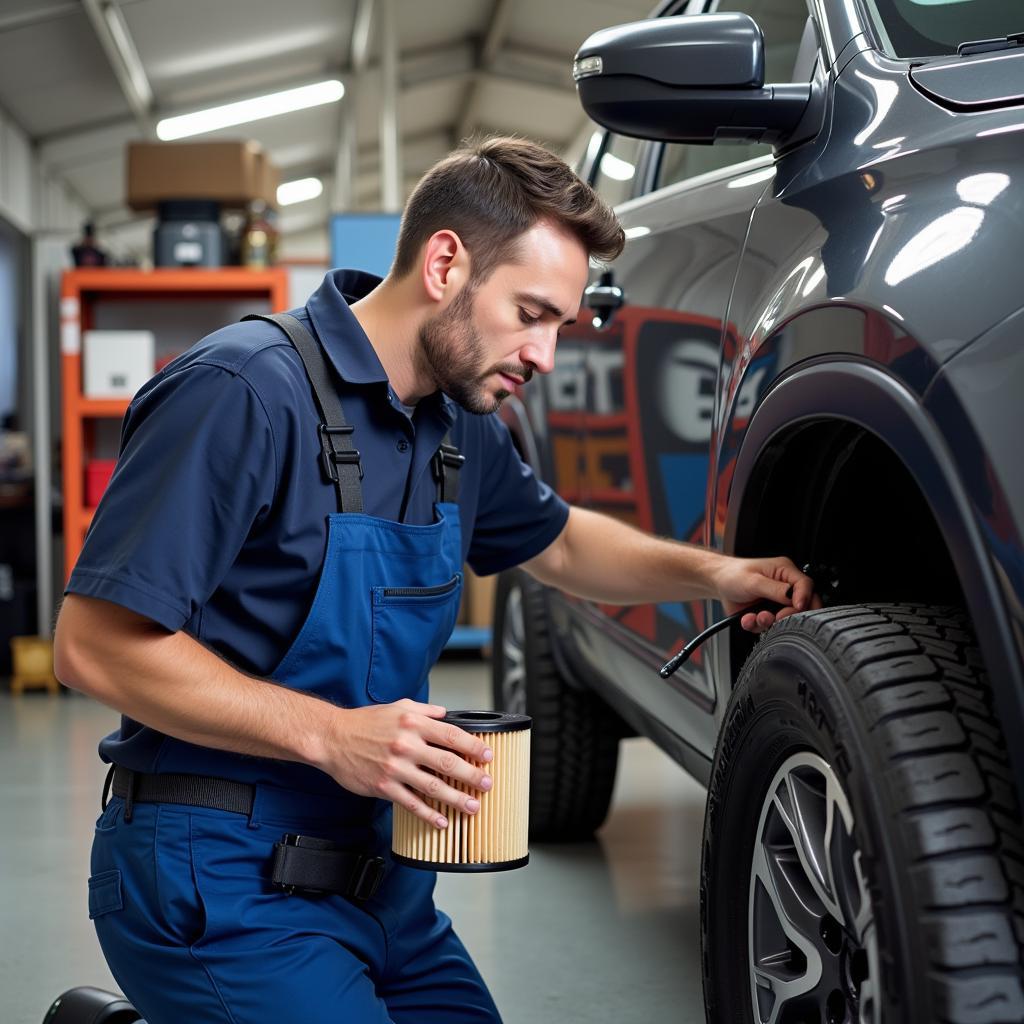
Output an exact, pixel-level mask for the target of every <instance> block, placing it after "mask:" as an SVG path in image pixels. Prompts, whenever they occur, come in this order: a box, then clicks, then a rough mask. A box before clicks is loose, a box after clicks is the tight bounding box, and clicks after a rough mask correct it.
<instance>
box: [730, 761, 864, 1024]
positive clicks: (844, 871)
mask: <svg viewBox="0 0 1024 1024" xmlns="http://www.w3.org/2000/svg"><path fill="white" fill-rule="evenodd" d="M843 931H845V933H846V937H845V938H843V935H842V932H843ZM748 935H749V956H750V960H749V966H750V979H751V998H752V1007H753V1010H754V1012H755V1014H756V1015H757V1017H756V1019H757V1021H758V1022H759V1024H779V1022H788V1021H790V1020H804V1019H805V1018H806V1016H807V1013H808V1012H809V1011H810V1012H811V1013H812V1017H814V1019H825V1017H824V1016H823V1014H825V1012H826V1005H827V1004H828V1003H829V1001H830V1000H832V1001H833V1002H834V1001H835V1000H836V999H839V998H842V999H847V998H849V999H856V1000H857V1005H858V1010H857V1014H858V1017H857V1024H879V1015H880V1000H879V998H878V995H877V979H878V948H877V942H875V939H874V924H873V919H872V912H871V901H870V899H869V897H868V891H867V885H866V882H865V878H864V875H863V872H862V870H861V863H860V854H859V851H857V849H856V844H855V842H854V839H853V815H852V812H851V810H850V806H849V802H848V801H847V799H846V795H845V793H844V792H843V790H842V787H841V785H840V784H839V781H838V779H837V778H836V777H835V775H834V773H833V771H832V768H831V767H830V765H829V764H828V763H827V762H826V761H824V760H822V758H820V757H818V756H817V755H816V754H812V753H809V752H808V753H801V754H795V755H793V756H792V757H790V758H789V759H788V760H787V761H786V763H785V764H784V765H782V766H781V767H780V768H779V770H778V771H777V773H776V775H775V777H774V779H773V780H772V784H771V786H770V787H769V789H768V791H767V793H766V794H765V798H764V803H763V805H762V809H761V817H760V820H759V823H758V832H757V840H756V843H755V846H754V850H753V856H752V860H751V876H750V910H749V925H748ZM856 950H860V952H859V953H857V955H858V956H859V957H860V958H861V959H860V960H859V961H858V963H859V964H860V966H859V967H858V968H856V975H857V980H856V981H853V982H851V983H852V984H855V985H858V989H859V998H858V996H856V995H854V994H853V992H852V991H851V992H850V994H849V995H848V996H846V995H844V996H840V992H837V991H836V987H837V985H838V986H839V987H840V991H845V990H844V989H843V985H844V984H845V983H844V982H842V981H841V980H840V978H841V977H843V976H844V975H839V976H837V974H836V971H837V969H839V970H841V971H845V970H846V969H848V968H843V967H840V961H839V959H838V958H839V957H840V955H842V956H843V957H844V958H845V957H847V956H850V955H852V954H853V953H854V951H856ZM841 962H842V963H843V964H845V963H847V961H846V960H845V959H844V960H843V961H841ZM815 1008H816V1009H815ZM830 1012H833V1013H834V1012H835V1007H834V1006H832V1007H831V1011H830ZM815 1014H817V1016H815Z"/></svg>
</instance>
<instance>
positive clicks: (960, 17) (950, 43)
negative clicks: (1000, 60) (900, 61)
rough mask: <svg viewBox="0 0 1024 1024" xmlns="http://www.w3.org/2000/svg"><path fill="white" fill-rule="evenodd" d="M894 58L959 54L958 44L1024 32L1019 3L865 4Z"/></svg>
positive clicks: (935, 0)
mask: <svg viewBox="0 0 1024 1024" xmlns="http://www.w3.org/2000/svg"><path fill="white" fill-rule="evenodd" d="M867 6H868V10H869V11H870V12H871V15H872V18H873V20H874V22H875V25H876V26H877V28H878V29H879V32H880V34H881V36H882V44H883V46H885V48H886V50H888V52H889V53H890V54H891V55H892V56H894V57H932V56H938V55H940V54H947V53H950V54H952V53H956V48H957V46H958V45H959V44H960V43H967V42H973V41H975V40H978V39H995V38H1000V37H1003V36H1008V35H1011V34H1013V33H1016V32H1024V4H1022V3H1021V0H867Z"/></svg>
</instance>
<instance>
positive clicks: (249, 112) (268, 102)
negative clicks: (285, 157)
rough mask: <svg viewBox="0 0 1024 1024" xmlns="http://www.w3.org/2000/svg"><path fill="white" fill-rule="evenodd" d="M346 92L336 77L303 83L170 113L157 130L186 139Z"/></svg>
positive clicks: (335, 98)
mask: <svg viewBox="0 0 1024 1024" xmlns="http://www.w3.org/2000/svg"><path fill="white" fill-rule="evenodd" d="M344 95H345V86H344V85H342V84H341V82H339V81H338V80H337V79H335V78H332V79H330V80H328V81H326V82H317V83H316V84H315V85H303V86H301V87H300V88H298V89H286V90H285V91H284V92H274V93H270V95H269V96H257V97H256V98H255V99H251V100H241V101H240V102H238V103H226V104H225V105H224V106H222V107H210V109H209V110H197V111H196V112H195V113H194V114H181V115H180V116H179V117H166V118H164V119H163V120H162V121H160V122H158V123H157V126H156V134H157V137H158V138H160V139H163V140H164V141H165V142H166V141H169V140H171V139H184V138H187V137H188V136H190V135H202V134H203V133H204V132H213V131H216V130H217V129H218V128H230V127H231V126H232V125H236V124H247V123H248V122H250V121H261V120H263V118H265V117H276V116H277V115H278V114H290V113H291V112H292V111H293V110H305V109H306V108H307V107H319V106H321V105H322V104H324V103H336V102H337V101H338V100H340V99H341V97H342V96H344Z"/></svg>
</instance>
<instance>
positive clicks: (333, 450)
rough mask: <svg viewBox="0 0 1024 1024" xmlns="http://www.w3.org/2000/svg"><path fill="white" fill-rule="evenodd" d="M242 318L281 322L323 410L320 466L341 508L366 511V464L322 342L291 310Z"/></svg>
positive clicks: (316, 399) (339, 509) (280, 324)
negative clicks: (346, 417)
mask: <svg viewBox="0 0 1024 1024" xmlns="http://www.w3.org/2000/svg"><path fill="white" fill-rule="evenodd" d="M242 319H243V320H267V321H269V322H270V323H272V324H277V326H278V327H280V328H281V330H282V331H284V333H285V334H287V335H288V338H289V340H290V341H291V343H292V344H293V345H294V346H295V350H296V351H297V352H298V353H299V358H300V359H301V360H302V365H303V366H304V367H305V368H306V376H307V377H308V378H309V383H310V386H311V387H312V389H313V398H314V400H315V401H316V406H317V409H319V410H320V418H321V423H320V426H319V432H320V466H321V468H322V469H323V472H324V476H325V477H326V478H327V480H328V482H330V483H332V484H334V488H335V490H336V491H337V493H338V511H340V512H362V511H363V489H362V487H361V485H360V483H359V481H360V480H362V478H363V466H362V463H361V462H360V459H359V452H358V451H357V450H356V448H355V446H354V445H353V444H352V438H351V434H352V430H353V428H352V427H350V426H349V425H348V423H347V422H346V421H345V414H344V412H343V411H342V408H341V400H340V399H339V398H338V393H337V391H336V390H335V388H334V385H333V384H332V383H331V370H330V367H329V366H328V365H327V360H326V359H325V358H324V353H323V349H322V348H321V347H320V343H319V342H318V341H317V340H316V339H315V338H314V337H313V335H312V334H310V333H309V331H307V330H306V328H305V327H303V326H302V324H301V323H300V322H299V321H298V320H296V318H295V317H293V316H289V315H288V314H287V313H270V314H262V313H251V314H250V315H249V316H246V317H243V318H242ZM442 447H443V446H442Z"/></svg>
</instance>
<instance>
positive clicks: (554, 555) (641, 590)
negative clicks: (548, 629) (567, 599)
mask: <svg viewBox="0 0 1024 1024" xmlns="http://www.w3.org/2000/svg"><path fill="white" fill-rule="evenodd" d="M722 558H723V556H722V555H720V554H718V553H717V552H714V551H709V550H708V549H706V548H702V547H697V546H695V545H692V544H681V543H679V542H677V541H673V540H665V539H663V538H660V537H655V536H652V535H651V534H649V533H644V532H643V531H641V530H637V529H635V528H633V527H632V526H629V525H627V524H625V523H622V522H620V521H619V520H617V519H612V518H611V517H610V516H605V515H601V514H600V513H598V512H592V511H590V510H589V509H582V508H576V507H573V509H572V510H571V512H570V514H569V520H568V522H567V523H566V526H565V529H564V530H563V531H562V534H561V536H559V538H558V539H557V540H556V541H555V543H554V544H553V545H552V547H551V549H549V550H548V551H546V552H543V553H542V554H541V555H540V556H538V557H537V558H535V559H533V560H531V561H529V562H526V563H525V564H524V566H523V568H525V569H526V570H527V571H528V572H530V573H531V574H532V575H534V576H536V578H537V579H539V580H540V581H541V582H542V583H547V584H549V585H551V586H556V587H559V588H560V589H561V590H565V591H566V592H568V593H570V594H575V595H576V596H577V597H584V598H587V599H589V600H592V601H602V602H607V603H608V604H643V603H647V602H659V601H697V600H701V599H703V598H710V597H717V596H718V595H717V591H716V589H715V587H714V585H713V583H712V580H711V573H712V570H713V568H714V567H716V566H717V565H719V564H720V563H721V560H722Z"/></svg>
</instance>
